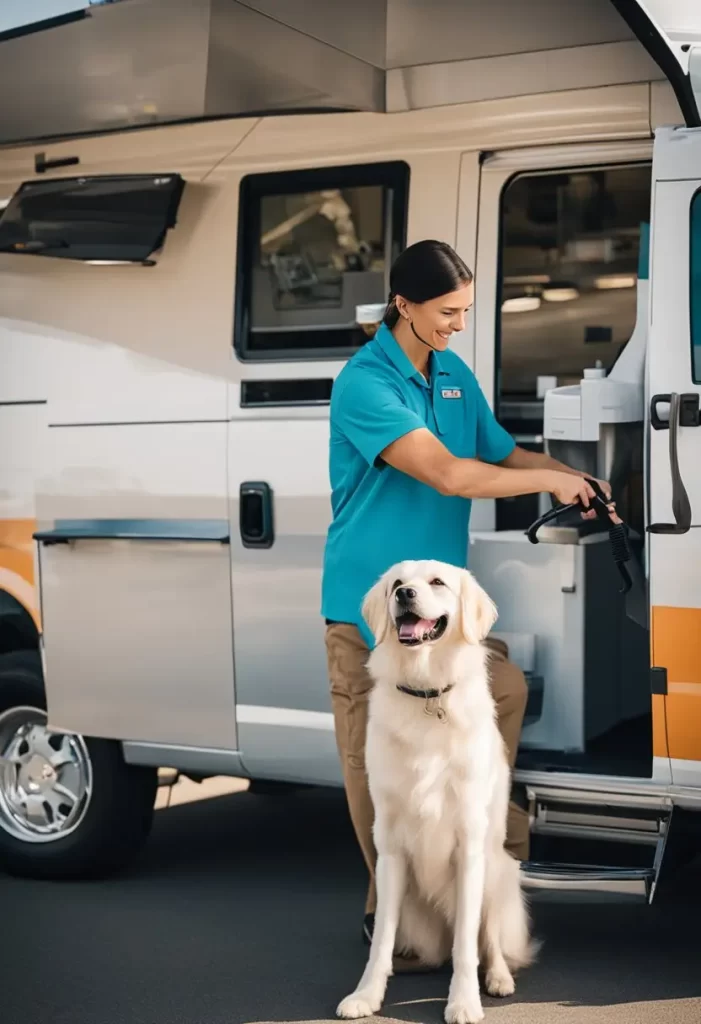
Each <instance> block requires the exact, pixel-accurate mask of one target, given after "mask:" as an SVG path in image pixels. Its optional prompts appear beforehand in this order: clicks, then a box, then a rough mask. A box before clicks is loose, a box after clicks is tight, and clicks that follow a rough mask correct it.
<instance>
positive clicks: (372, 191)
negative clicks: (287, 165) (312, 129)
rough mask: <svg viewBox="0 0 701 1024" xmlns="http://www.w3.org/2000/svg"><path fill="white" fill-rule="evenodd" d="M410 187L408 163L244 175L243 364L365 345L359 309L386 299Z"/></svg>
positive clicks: (239, 287) (239, 324)
mask: <svg viewBox="0 0 701 1024" xmlns="http://www.w3.org/2000/svg"><path fill="white" fill-rule="evenodd" d="M408 187H409V167H408V165H407V164H406V163H404V162H403V161H395V162H391V163H380V164H360V165H357V166H352V167H331V168H316V169H314V170H305V171H290V172H285V173H273V174H252V175H247V176H246V177H245V178H243V180H242V182H241V188H240V193H239V238H238V260H237V282H236V291H237V308H236V321H235V330H234V344H235V348H236V351H237V353H238V355H239V357H240V358H241V359H251V360H273V359H284V360H290V359H320V358H321V359H324V358H333V359H338V358H343V357H346V356H348V355H351V354H352V353H353V352H354V351H355V350H356V349H357V348H358V347H359V346H360V345H362V344H363V342H364V341H366V340H367V339H366V337H365V335H364V334H363V332H362V331H361V330H360V329H359V328H358V327H357V326H356V324H355V307H356V306H357V305H359V304H360V303H371V302H372V303H375V302H385V301H386V299H387V293H388V288H389V284H388V278H389V268H390V266H391V264H392V261H393V260H394V259H395V257H396V256H397V255H398V254H399V253H400V252H401V250H402V249H403V248H404V245H405V240H406V216H407V202H408Z"/></svg>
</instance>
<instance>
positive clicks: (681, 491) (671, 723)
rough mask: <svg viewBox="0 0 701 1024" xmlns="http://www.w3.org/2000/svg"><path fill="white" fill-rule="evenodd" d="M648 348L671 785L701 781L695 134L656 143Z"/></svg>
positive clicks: (698, 155)
mask: <svg viewBox="0 0 701 1024" xmlns="http://www.w3.org/2000/svg"><path fill="white" fill-rule="evenodd" d="M651 287H652V305H651V322H650V338H649V353H648V360H649V361H648V402H649V415H650V421H651V428H650V455H649V460H650V461H649V501H650V508H649V527H648V530H649V533H648V538H649V539H648V543H649V566H650V604H651V612H650V618H651V628H652V661H653V666H654V668H653V680H654V689H655V697H654V698H653V699H654V701H655V702H656V706H657V708H658V709H659V716H660V717H661V716H662V714H663V706H664V705H666V740H667V744H668V747H669V756H670V758H671V768H672V777H673V781H674V782H675V783H677V784H679V785H695V786H698V785H701V575H700V574H699V566H700V565H701V474H700V473H699V466H700V465H701V426H700V425H699V422H700V421H699V399H700V396H701V130H699V129H695V130H689V129H681V128H680V129H670V128H665V129H661V130H660V131H659V132H658V134H657V137H656V141H655V157H654V164H653V207H652V247H651Z"/></svg>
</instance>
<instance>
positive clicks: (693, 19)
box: [611, 0, 701, 127]
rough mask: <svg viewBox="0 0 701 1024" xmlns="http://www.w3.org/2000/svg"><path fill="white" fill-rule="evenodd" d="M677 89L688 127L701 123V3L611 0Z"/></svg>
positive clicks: (657, 0)
mask: <svg viewBox="0 0 701 1024" xmlns="http://www.w3.org/2000/svg"><path fill="white" fill-rule="evenodd" d="M611 3H612V4H613V6H614V7H615V8H616V10H617V11H618V12H619V14H620V15H621V16H622V17H623V18H624V19H625V21H626V22H627V23H628V25H629V26H630V28H631V29H632V30H633V32H634V33H635V35H636V36H637V37H638V40H639V41H640V42H641V43H642V45H643V46H644V47H645V49H646V50H647V51H648V53H649V54H650V56H651V57H652V58H653V60H654V61H655V62H656V63H657V65H658V66H659V67H660V69H661V70H662V71H663V72H664V74H665V76H666V78H667V80H668V81H669V83H670V85H671V86H672V88H673V89H674V92H675V94H676V97H677V102H678V103H679V108H680V110H681V112H682V115H683V117H684V121H685V122H686V124H687V126H688V127H697V126H699V125H701V4H699V2H698V0H611Z"/></svg>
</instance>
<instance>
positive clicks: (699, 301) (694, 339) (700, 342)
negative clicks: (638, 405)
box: [689, 192, 701, 384]
mask: <svg viewBox="0 0 701 1024" xmlns="http://www.w3.org/2000/svg"><path fill="white" fill-rule="evenodd" d="M690 233H691V245H690V250H689V272H690V275H691V277H690V280H689V296H690V319H691V366H692V373H693V377H694V384H701V192H697V193H696V195H695V196H694V198H693V199H692V201H691V232H690Z"/></svg>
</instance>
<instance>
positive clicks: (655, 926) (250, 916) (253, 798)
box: [0, 781, 701, 1024]
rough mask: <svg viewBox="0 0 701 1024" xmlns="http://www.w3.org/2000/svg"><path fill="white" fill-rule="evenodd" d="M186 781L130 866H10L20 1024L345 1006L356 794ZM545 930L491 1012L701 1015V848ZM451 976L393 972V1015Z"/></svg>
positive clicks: (519, 1018)
mask: <svg viewBox="0 0 701 1024" xmlns="http://www.w3.org/2000/svg"><path fill="white" fill-rule="evenodd" d="M222 788H224V789H226V788H229V784H228V783H224V784H223V785H222V784H220V783H218V782H216V781H212V782H209V783H205V784H204V786H202V787H197V786H195V785H194V784H187V785H185V786H180V788H178V787H176V789H175V791H174V796H175V797H176V799H177V800H180V801H188V800H190V802H180V803H179V804H178V805H176V806H170V807H169V808H168V809H164V810H160V811H158V813H157V819H156V825H155V828H154V832H153V835H152V837H151V839H150V841H149V844H148V846H147V848H146V850H145V851H144V854H143V855H142V857H141V858H140V860H139V862H138V863H137V864H136V865H134V866H133V868H132V869H131V870H130V871H129V873H128V874H127V875H125V876H122V877H120V878H118V879H113V880H111V881H108V882H97V883H70V884H56V883H40V882H29V881H19V880H16V879H12V878H7V877H4V876H0V908H1V913H2V917H1V918H0V921H1V928H0V1021H1V1022H2V1024H39V1022H41V1024H127V1022H128V1024H263V1022H265V1024H283V1022H284V1024H287V1022H307V1024H310V1022H313V1024H326V1022H327V1021H333V1020H334V1009H335V1006H336V1004H337V1003H338V1001H339V999H340V998H341V997H342V996H344V995H346V994H347V993H348V992H350V991H351V990H352V989H353V987H354V985H355V982H356V980H357V978H358V977H359V974H360V972H361V970H362V968H363V965H364V962H365V957H366V954H367V949H366V947H365V946H364V945H362V943H361V940H360V931H361V921H362V911H363V897H364V886H365V876H364V868H363V865H362V862H361V860H360V856H359V854H358V852H357V850H356V847H355V843H354V839H353V835H352V832H351V828H350V823H349V820H348V815H347V811H346V807H345V802H344V798H343V794H342V793H341V792H339V791H334V790H308V791H302V792H298V793H295V794H285V795H274V796H272V795H265V796H263V795H253V794H251V793H247V792H241V793H233V794H229V795H223V796H215V797H212V798H209V799H195V800H194V801H192V800H191V797H192V796H193V795H194V796H195V797H201V796H205V795H206V794H208V793H216V792H221V790H222ZM534 917H535V928H536V931H537V934H538V935H539V937H541V938H542V939H543V940H544V942H543V949H542V951H541V954H540V958H539V961H538V963H537V964H536V965H535V966H534V967H532V968H530V969H529V970H527V971H524V972H522V974H521V975H520V977H519V978H518V982H517V991H516V995H515V996H513V997H512V998H510V999H508V1000H504V1001H499V1000H494V999H489V998H486V999H485V1008H486V1011H487V1017H486V1020H487V1024H536V1022H537V1024H609V1022H610V1024H699V1022H701V860H700V861H697V862H695V864H693V865H691V866H689V867H687V868H686V869H684V871H683V872H681V873H680V874H678V875H677V876H675V877H674V878H672V879H671V880H670V881H669V883H668V884H667V886H666V888H665V890H664V892H663V893H662V894H661V896H660V898H659V901H656V902H655V904H653V906H652V907H651V908H648V907H645V906H614V907H610V906H609V907H606V906H585V907H581V906H571V905H569V906H568V905H566V904H565V905H554V904H546V905H536V906H535V907H534ZM448 982H449V976H448V974H447V973H445V972H441V973H436V974H431V975H417V976H406V975H405V976H397V977H395V978H393V979H391V980H390V984H389V989H388V993H387V998H386V1002H385V1005H384V1007H383V1009H382V1011H381V1014H380V1015H378V1018H377V1019H382V1020H384V1021H389V1022H391V1021H416V1022H426V1024H434V1022H435V1024H439V1022H440V1021H442V1013H443V1009H444V1005H445V997H446V995H447V990H448Z"/></svg>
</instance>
